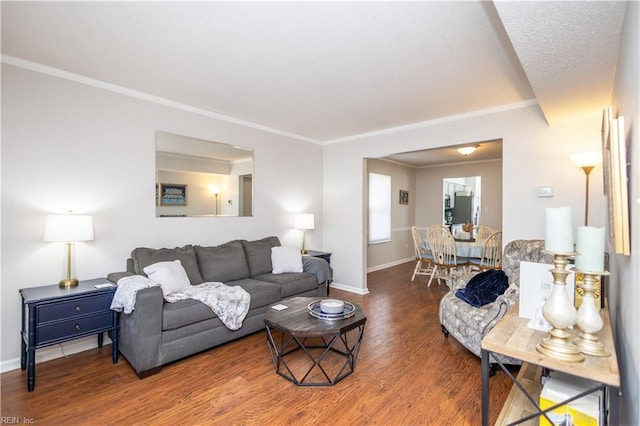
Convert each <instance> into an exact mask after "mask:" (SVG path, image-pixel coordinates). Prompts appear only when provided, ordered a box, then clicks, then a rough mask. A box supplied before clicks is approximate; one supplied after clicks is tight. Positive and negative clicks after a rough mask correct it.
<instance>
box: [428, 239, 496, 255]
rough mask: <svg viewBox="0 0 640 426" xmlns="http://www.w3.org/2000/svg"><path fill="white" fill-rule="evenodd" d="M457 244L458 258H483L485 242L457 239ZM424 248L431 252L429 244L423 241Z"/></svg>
mask: <svg viewBox="0 0 640 426" xmlns="http://www.w3.org/2000/svg"><path fill="white" fill-rule="evenodd" d="M455 242H456V256H457V257H458V258H469V257H475V258H481V257H482V247H483V245H484V242H482V241H476V240H474V239H470V240H463V239H455ZM422 246H423V248H424V249H425V250H429V242H428V241H423V243H422Z"/></svg>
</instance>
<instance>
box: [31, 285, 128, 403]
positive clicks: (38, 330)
mask: <svg viewBox="0 0 640 426" xmlns="http://www.w3.org/2000/svg"><path fill="white" fill-rule="evenodd" d="M108 283H110V282H109V281H107V280H106V279H104V278H97V279H93V280H86V281H80V282H79V283H78V285H77V286H75V287H67V288H61V287H59V286H58V285H57V284H55V285H47V286H42V287H30V288H23V289H21V290H20V295H21V296H22V331H21V333H20V334H21V341H22V345H21V346H22V350H21V353H20V366H21V368H22V370H27V391H29V392H31V391H33V389H34V387H35V382H36V349H40V348H44V347H46V346H51V345H55V344H58V343H62V342H66V341H69V340H73V339H78V338H80V337H85V336H90V335H92V334H97V335H98V347H102V343H103V340H104V334H103V333H104V332H105V331H106V332H111V340H112V341H113V350H112V360H113V363H114V364H116V363H117V362H118V319H119V313H118V312H116V311H112V310H111V309H110V307H111V300H112V299H113V295H114V294H115V291H116V286H114V285H112V286H110V287H103V288H96V287H95V286H96V284H108Z"/></svg>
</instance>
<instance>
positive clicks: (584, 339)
mask: <svg viewBox="0 0 640 426" xmlns="http://www.w3.org/2000/svg"><path fill="white" fill-rule="evenodd" d="M573 343H574V344H575V345H576V346H577V347H578V349H579V350H580V352H582V353H583V354H587V355H591V356H599V357H607V356H610V355H611V352H609V351H608V350H606V349H605V348H604V345H603V344H602V343H601V342H600V341H598V337H597V336H594V335H593V334H591V333H585V332H582V333H580V335H579V336H578V337H576V338H575V339H574V340H573Z"/></svg>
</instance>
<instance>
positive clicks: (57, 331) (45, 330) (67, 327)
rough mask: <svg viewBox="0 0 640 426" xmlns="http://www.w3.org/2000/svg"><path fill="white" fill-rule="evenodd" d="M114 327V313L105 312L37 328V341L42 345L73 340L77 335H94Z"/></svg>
mask: <svg viewBox="0 0 640 426" xmlns="http://www.w3.org/2000/svg"><path fill="white" fill-rule="evenodd" d="M111 327H113V313H112V312H111V311H105V312H103V313H101V314H98V315H91V316H87V317H82V318H72V319H69V320H68V321H62V322H56V323H52V324H49V325H45V326H40V327H38V328H37V331H36V334H37V337H36V340H37V341H38V343H39V344H40V345H42V344H46V343H48V342H51V341H53V340H58V339H66V338H73V337H74V336H76V335H78V336H79V335H84V334H93V333H96V332H97V330H100V329H102V330H105V329H108V328H111Z"/></svg>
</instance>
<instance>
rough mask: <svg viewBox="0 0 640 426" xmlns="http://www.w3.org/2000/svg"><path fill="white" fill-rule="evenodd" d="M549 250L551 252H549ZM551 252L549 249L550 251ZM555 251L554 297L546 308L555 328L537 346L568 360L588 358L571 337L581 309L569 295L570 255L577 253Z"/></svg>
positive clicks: (546, 352) (540, 349) (553, 271)
mask: <svg viewBox="0 0 640 426" xmlns="http://www.w3.org/2000/svg"><path fill="white" fill-rule="evenodd" d="M547 252H548V251H547ZM548 253H549V252H548ZM551 253H552V254H553V266H554V268H553V269H551V271H550V272H551V274H552V275H553V289H552V290H551V296H550V297H549V299H548V300H547V302H546V303H545V304H544V306H543V307H542V315H543V316H544V319H546V320H547V321H548V322H549V324H551V327H552V328H551V330H550V331H549V336H547V337H545V338H544V339H542V341H540V343H538V344H537V345H536V350H537V351H538V352H540V353H541V354H543V355H546V356H548V357H551V358H556V359H560V360H562V361H567V362H581V361H584V355H583V354H582V353H580V349H578V347H577V346H576V345H574V344H573V343H571V341H570V340H569V338H570V337H571V334H570V333H569V331H568V328H569V327H571V326H572V325H574V324H575V323H576V317H577V311H576V308H575V307H574V306H573V303H571V300H570V299H569V295H568V294H567V276H568V275H569V274H570V273H571V272H569V270H567V265H568V264H569V258H570V257H573V256H575V255H576V254H577V253H575V252H566V253H560V252H551Z"/></svg>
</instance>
